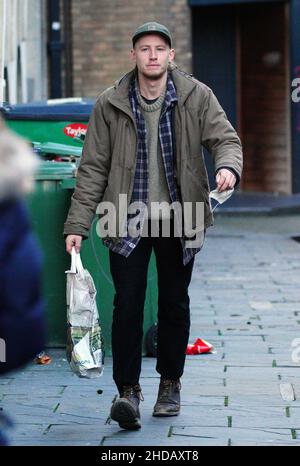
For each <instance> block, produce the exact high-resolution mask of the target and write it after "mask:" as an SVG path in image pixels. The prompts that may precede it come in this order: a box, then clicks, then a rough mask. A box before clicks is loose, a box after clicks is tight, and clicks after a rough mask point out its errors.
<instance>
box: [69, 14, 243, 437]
mask: <svg viewBox="0 0 300 466" xmlns="http://www.w3.org/2000/svg"><path fill="white" fill-rule="evenodd" d="M132 46H133V48H132V50H131V58H132V62H133V64H134V68H133V69H132V70H131V71H130V72H128V73H127V74H126V75H125V76H123V77H122V78H121V79H120V80H118V81H117V82H116V83H115V85H114V86H112V87H110V88H108V89H107V90H106V91H104V92H103V93H102V94H101V95H100V96H99V97H98V99H97V101H96V104H95V107H94V110H93V113H92V115H91V119H90V122H89V126H88V131H87V135H86V139H85V144H84V149H83V155H82V159H81V164H80V167H79V169H78V176H77V184H76V189H75V192H74V195H73V198H72V204H71V208H70V211H69V215H68V218H67V221H66V223H65V228H64V234H65V235H66V249H67V251H68V252H71V249H72V247H73V246H75V249H76V250H77V251H79V250H80V248H81V243H82V239H84V238H86V237H87V236H88V231H89V229H90V225H91V222H92V220H93V217H94V214H95V212H96V211H97V213H99V210H98V209H99V207H100V208H101V209H102V207H101V205H103V204H104V201H106V204H107V203H108V202H110V203H111V204H113V205H114V206H115V209H116V218H117V222H116V227H117V228H119V223H118V222H119V220H121V223H122V224H123V225H124V223H125V234H124V235H123V231H124V230H123V231H122V230H121V229H120V228H119V230H117V231H116V233H114V232H113V233H111V234H110V236H109V237H105V238H104V237H103V236H102V238H103V241H104V244H105V245H106V246H107V247H108V248H109V257H110V270H111V274H112V277H113V281H114V285H115V289H116V295H115V299H114V312H113V323H112V354H113V378H114V381H115V383H116V385H117V388H118V391H119V393H120V398H118V399H117V400H115V401H114V403H113V405H112V408H111V418H112V419H113V420H115V421H117V422H118V423H119V425H120V427H122V428H125V429H138V428H140V427H141V421H140V412H139V401H140V399H143V398H142V394H141V387H140V384H139V377H140V372H141V355H142V337H143V311H144V302H145V292H146V287H147V271H148V265H149V260H150V256H151V253H152V250H153V251H154V253H155V257H156V267H157V274H158V291H159V297H158V315H157V317H158V322H157V364H156V370H157V372H158V373H159V374H160V384H159V389H158V396H157V401H156V403H155V405H154V409H153V413H152V414H153V416H157V417H164V416H177V415H178V414H179V412H180V389H181V382H180V377H181V376H182V375H183V369H184V363H185V354H186V348H187V344H188V338H189V329H190V307H189V296H188V287H189V284H190V280H191V276H192V270H193V264H194V257H195V254H196V253H198V252H199V251H200V250H201V248H202V245H203V241H204V236H205V231H206V228H208V227H209V226H211V225H212V224H213V215H212V212H211V206H210V202H209V183H208V177H207V171H206V167H205V163H204V157H203V152H202V146H204V147H205V148H207V149H208V150H209V151H210V153H211V154H212V157H213V161H214V168H215V180H216V184H217V189H218V191H219V192H224V191H226V190H230V189H232V188H234V187H235V186H236V185H237V184H238V183H239V180H240V176H241V172H242V148H241V142H240V139H239V137H238V135H237V133H236V131H235V130H234V128H233V127H232V125H231V124H230V122H229V121H228V119H227V117H226V115H225V112H224V110H223V109H222V107H221V105H220V104H219V102H218V100H217V98H216V96H215V95H214V93H213V92H212V90H211V89H210V88H209V87H207V86H206V85H205V84H203V83H201V82H199V81H197V80H196V79H195V78H193V77H192V76H191V75H189V74H187V73H185V72H184V71H182V70H180V69H179V68H178V67H177V66H176V65H175V63H174V56H175V51H174V49H173V46H172V38H171V34H170V31H169V30H168V29H167V27H166V26H164V25H162V24H159V23H156V22H150V23H145V24H143V25H141V26H140V27H139V28H138V29H137V30H136V32H135V33H134V34H133V36H132ZM120 195H122V199H123V197H124V196H125V197H126V196H128V204H127V202H125V203H121V197H120ZM137 204H138V205H139V206H141V207H140V213H139V214H138V215H139V218H138V222H137V223H139V224H140V229H139V230H140V234H138V235H137V236H135V234H132V233H131V232H130V231H129V228H127V227H129V226H130V227H132V226H133V227H134V225H135V223H134V222H135V220H136V219H135V218H133V219H132V218H131V217H130V214H132V212H129V208H128V212H127V213H126V208H127V205H129V207H133V206H134V205H135V206H136V205H137ZM158 204H160V206H161V208H160V209H157V207H158ZM172 205H173V206H174V205H176V209H177V211H176V210H175V209H171V208H170V206H172ZM191 205H192V207H193V213H192V214H190V213H189V211H188V207H190V206H191ZM197 206H198V207H199V208H202V209H203V210H202V212H203V215H202V216H200V217H201V218H200V221H199V222H197V218H196V219H195V217H196V216H195V215H194V212H195V209H194V207H196V208H197ZM153 207H154V208H153ZM200 213H201V211H200ZM126 215H127V216H126ZM124 218H125V222H124ZM182 218H183V222H182ZM132 220H133V222H132ZM126 221H127V223H126ZM149 222H150V223H149ZM99 223H100V222H99ZM180 223H181V225H180ZM182 223H183V226H184V229H182ZM164 226H168V227H169V228H170V230H169V231H170V234H169V235H165V234H164ZM153 227H154V234H152V232H153V231H152V229H153ZM127 229H128V233H127ZM150 230H151V234H150V236H149V235H148V236H147V234H146V235H144V231H145V232H146V231H148V232H150ZM175 230H176V234H175ZM132 231H134V228H133V230H132ZM165 231H166V230H165ZM134 233H135V231H134ZM194 237H195V241H194V239H193V238H194ZM191 243H192V244H191Z"/></svg>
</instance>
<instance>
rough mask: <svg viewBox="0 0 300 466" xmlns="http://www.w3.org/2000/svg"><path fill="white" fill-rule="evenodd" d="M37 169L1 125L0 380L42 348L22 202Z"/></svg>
mask: <svg viewBox="0 0 300 466" xmlns="http://www.w3.org/2000/svg"><path fill="white" fill-rule="evenodd" d="M38 163H39V162H38V159H37V157H36V156H35V154H34V153H33V152H32V150H31V149H30V147H29V145H28V144H27V142H25V141H24V140H23V139H21V138H19V137H18V136H16V135H15V134H13V133H12V132H11V131H10V130H8V129H7V128H6V127H5V126H4V124H3V122H2V121H0V374H4V373H7V372H9V371H11V370H13V369H17V368H19V367H21V366H23V365H24V364H25V363H27V362H28V361H30V360H31V359H33V358H34V357H35V356H36V355H37V353H39V352H40V351H42V349H43V348H44V345H45V320H44V303H43V297H42V285H41V273H42V261H41V252H40V250H39V248H38V246H37V244H36V241H35V238H34V236H33V233H32V231H31V226H30V223H29V220H28V214H27V210H26V206H25V203H24V200H23V198H24V195H26V194H27V193H28V192H29V191H30V190H31V189H32V187H33V175H34V171H35V169H36V167H37V165H38Z"/></svg>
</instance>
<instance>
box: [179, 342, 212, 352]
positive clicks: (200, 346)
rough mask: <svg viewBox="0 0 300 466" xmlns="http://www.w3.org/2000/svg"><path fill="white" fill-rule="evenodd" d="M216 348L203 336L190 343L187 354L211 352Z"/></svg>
mask: <svg viewBox="0 0 300 466" xmlns="http://www.w3.org/2000/svg"><path fill="white" fill-rule="evenodd" d="M213 349H214V347H213V345H212V344H211V343H208V342H207V341H205V340H202V339H201V338H197V340H196V341H195V343H194V344H193V345H191V344H188V345H187V349H186V353H185V354H201V353H211V352H212V350H213Z"/></svg>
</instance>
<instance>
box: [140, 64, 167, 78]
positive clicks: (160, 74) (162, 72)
mask: <svg viewBox="0 0 300 466" xmlns="http://www.w3.org/2000/svg"><path fill="white" fill-rule="evenodd" d="M166 71H167V67H165V68H161V69H160V70H159V71H158V72H157V73H151V72H148V71H147V70H141V71H140V73H141V74H142V76H144V77H145V78H147V79H151V80H152V81H158V80H160V79H161V78H162V77H163V76H164V75H165V73H166Z"/></svg>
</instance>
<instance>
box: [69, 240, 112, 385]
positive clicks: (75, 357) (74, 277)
mask: <svg viewBox="0 0 300 466" xmlns="http://www.w3.org/2000/svg"><path fill="white" fill-rule="evenodd" d="M71 257H72V260H71V269H70V270H67V271H66V274H67V321H68V330H67V351H66V353H67V359H68V361H69V364H70V367H71V369H72V371H73V372H74V373H75V374H77V375H78V376H79V377H86V378H89V379H91V378H94V377H100V375H102V373H103V370H104V346H103V340H102V335H101V327H100V324H99V317H98V310H97V304H96V293H97V291H96V288H95V284H94V281H93V278H92V277H91V275H90V273H89V272H88V271H87V270H86V269H84V268H83V265H82V262H81V258H80V254H79V253H76V251H75V248H74V247H73V248H72V254H71Z"/></svg>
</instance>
